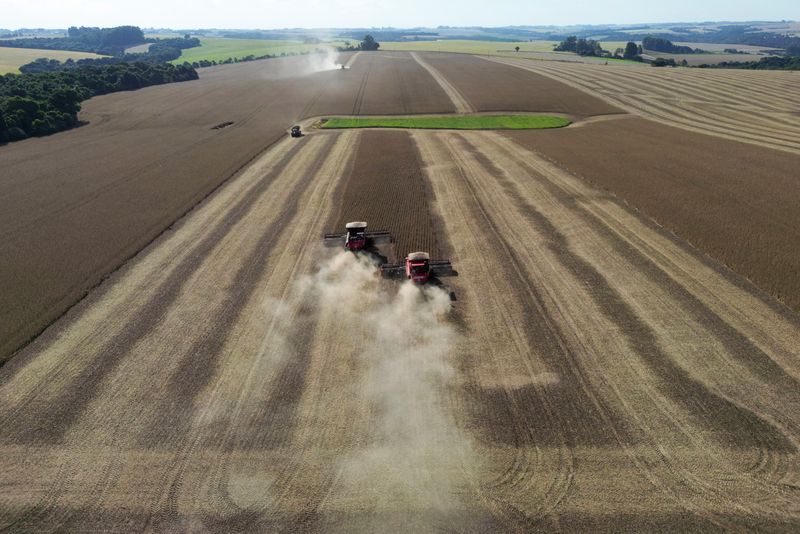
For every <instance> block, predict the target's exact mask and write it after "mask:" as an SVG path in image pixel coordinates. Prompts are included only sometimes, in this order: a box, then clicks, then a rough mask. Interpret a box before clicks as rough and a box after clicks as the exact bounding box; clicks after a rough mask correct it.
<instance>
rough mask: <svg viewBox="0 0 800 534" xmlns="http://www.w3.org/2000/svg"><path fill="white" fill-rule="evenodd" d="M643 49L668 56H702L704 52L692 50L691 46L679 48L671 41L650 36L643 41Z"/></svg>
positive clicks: (696, 49) (697, 49)
mask: <svg viewBox="0 0 800 534" xmlns="http://www.w3.org/2000/svg"><path fill="white" fill-rule="evenodd" d="M642 47H643V48H644V49H645V50H653V51H655V52H664V53H666V54H702V53H703V52H704V50H701V49H699V48H692V47H691V46H679V45H676V44H673V43H672V41H670V40H669V39H661V38H659V37H653V36H652V35H648V36H647V37H645V38H644V39H642Z"/></svg>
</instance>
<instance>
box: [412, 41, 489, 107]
mask: <svg viewBox="0 0 800 534" xmlns="http://www.w3.org/2000/svg"><path fill="white" fill-rule="evenodd" d="M411 57H413V58H414V61H416V62H417V63H419V64H420V66H421V67H422V68H424V69H425V70H426V71H428V73H429V74H430V75H431V76H432V77H433V79H434V80H436V83H438V84H439V86H440V87H441V88H442V89H443V90H444V92H445V93H447V96H449V97H450V100H451V101H452V102H453V106H454V107H455V108H456V113H475V108H474V107H473V106H472V105H471V104H470V103H469V101H468V100H467V99H466V98H465V97H464V95H462V94H461V92H459V90H458V89H456V87H455V86H454V85H453V84H451V83H450V82H449V81H448V80H447V78H445V77H444V76H443V75H442V73H441V72H439V71H438V70H437V69H436V68H434V67H433V66H432V65H431V64H430V63H428V62H427V61H425V60H424V59H422V58H421V57H420V56H419V54H417V53H416V52H411Z"/></svg>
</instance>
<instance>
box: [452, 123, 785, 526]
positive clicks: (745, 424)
mask: <svg viewBox="0 0 800 534" xmlns="http://www.w3.org/2000/svg"><path fill="white" fill-rule="evenodd" d="M465 137H474V138H475V140H478V138H479V137H480V138H483V137H484V136H473V135H472V134H470V135H465ZM485 137H492V134H489V135H487V136H485ZM487 148H488V147H487ZM486 153H487V154H492V155H493V156H492V157H494V156H495V155H499V154H501V153H502V151H498V150H497V147H496V146H495V148H492V149H491V150H487V152H486ZM512 159H513V161H519V162H524V164H525V165H532V163H531V162H536V161H537V160H536V158H535V156H533V155H532V154H530V153H525V154H522V153H517V154H514V156H513V158H511V159H509V161H511V160H512ZM498 161H501V160H498ZM537 170H538V169H537ZM540 172H541V171H540ZM505 174H506V175H507V176H513V177H520V176H524V175H525V174H531V173H530V171H529V172H528V173H525V172H524V171H521V170H520V169H519V168H518V167H515V166H512V167H508V170H507V172H506V173H505ZM540 175H541V176H543V177H544V176H549V175H547V174H540ZM517 179H518V178H517ZM547 179H551V178H549V177H548V178H547ZM562 197H563V195H562ZM574 197H575V198H583V197H582V196H580V195H578V194H577V193H575V194H574ZM556 201H557V202H558V203H563V202H564V199H563V198H562V199H560V200H559V199H558V195H556ZM583 204H589V205H590V204H592V203H591V202H590V201H588V200H585V201H583ZM530 209H531V207H530V206H528V207H527V210H528V211H530ZM557 220H558V219H554V221H557ZM590 221H591V222H590V224H591V226H592V227H595V226H597V225H601V222H600V221H599V220H597V219H591V218H590ZM537 224H538V225H539V226H541V225H542V224H544V223H543V221H541V220H538V222H537ZM558 226H559V227H567V226H568V225H567V222H566V221H561V222H559V224H558ZM582 235H583V234H582ZM587 237H588V236H587ZM605 237H606V238H608V236H605ZM580 242H581V241H580V240H578V241H576V245H573V246H572V247H570V248H576V247H577V244H578V243H580ZM558 248H559V250H560V251H562V252H560V254H562V255H563V250H564V247H563V246H559V247H558ZM599 250H603V247H602V246H601V247H599ZM619 253H620V256H625V257H629V256H630V255H631V252H630V251H629V250H619ZM583 254H589V252H585V253H582V255H583ZM592 254H594V255H597V253H592ZM584 257H591V256H584ZM597 257H598V259H599V258H601V257H602V256H597ZM601 265H602V262H600V263H598V264H597V266H598V267H597V268H600V266H601ZM634 267H635V268H634V271H633V272H636V270H639V269H642V270H643V266H642V265H641V264H635V263H634ZM617 269H619V267H617ZM607 272H608V273H612V274H613V273H614V270H611V271H607ZM619 272H622V271H619ZM587 275H588V273H586V272H583V273H581V274H580V278H583V279H587ZM628 276H630V275H628ZM633 278H635V277H633ZM588 279H589V280H591V282H590V285H591V286H592V287H593V288H595V289H596V288H598V287H599V286H600V287H602V284H604V283H606V282H602V281H601V280H600V279H599V278H597V277H593V276H588ZM608 280H609V282H608V283H610V282H611V281H612V280H614V278H613V276H612V277H610V278H608ZM657 282H658V283H659V284H663V283H664V280H663V279H658V280H657ZM623 283H624V282H623ZM630 284H631V285H632V286H634V287H636V288H644V287H647V283H646V282H637V281H635V280H632V281H630ZM667 286H668V287H669V284H667ZM608 290H609V289H604V290H603V293H605V291H608ZM644 293H645V294H647V290H644ZM678 295H680V296H679V299H681V300H682V299H684V298H685V297H686V295H685V294H681V293H678ZM637 300H642V297H641V296H639V297H637ZM605 302H606V303H605V304H604V306H607V305H608V304H607V302H608V301H605ZM611 302H613V300H611ZM690 302H691V300H690ZM652 306H653V304H649V305H647V306H644V308H645V309H649V308H650V307H652ZM606 309H608V308H606ZM613 313H614V315H616V316H617V317H620V311H619V310H616V311H614V312H613ZM644 315H646V313H645V314H644ZM621 318H622V321H621V322H622V323H623V324H628V325H632V324H636V319H634V318H633V317H632V316H631V315H630V314H627V315H626V314H621ZM617 320H619V319H617ZM648 320H649V321H650V319H648ZM708 327H709V328H713V327H719V324H718V323H712V324H711V325H709V326H708ZM626 328H629V327H626ZM638 330H639V329H638V328H637V333H636V334H635V335H634V336H631V338H630V343H632V344H634V343H635V344H638V347H641V346H642V345H641V344H642V343H643V342H645V343H646V342H647V340H648V337H647V336H644V335H643V334H642V332H641V331H638ZM723 331H724V330H723ZM654 333H655V332H654ZM693 338H694V339H700V340H702V339H704V338H703V337H702V336H699V337H698V334H694V336H693ZM667 339H669V338H667ZM740 342H741V341H739V343H740ZM657 343H658V342H657V341H656V339H655V337H653V336H651V342H650V344H651V346H650V347H649V349H648V350H646V351H644V352H642V354H643V355H649V354H653V353H654V352H655V353H656V354H657V352H656V350H658V349H654V347H655V346H657ZM634 346H637V345H634ZM727 349H728V350H729V351H733V350H735V347H731V346H730V345H729V346H728V347H727ZM637 350H640V349H637ZM662 356H663V357H664V358H667V354H666V353H663V354H662ZM763 357H765V356H764V355H762V358H763ZM662 366H663V362H662V363H661V364H660V365H659V368H658V369H659V370H658V372H663V371H661V370H660V367H662ZM723 366H724V362H723ZM721 368H724V367H721ZM665 376H667V375H665ZM669 376H677V377H681V378H680V380H678V381H674V380H672V379H670V381H669V384H670V390H672V389H673V388H676V387H677V388H678V389H680V388H681V384H682V383H687V385H689V384H692V383H693V381H694V379H693V378H689V377H688V375H686V373H685V372H683V371H682V370H680V369H678V368H677V367H674V366H673V367H672V369H671V371H669ZM777 377H778V380H779V381H780V380H782V379H784V378H785V375H783V374H782V372H781V371H780V370H778V375H777ZM738 378H739V382H740V383H746V382H747V379H748V378H749V376H740V377H738ZM778 385H780V382H779V384H778ZM656 387H659V386H656ZM662 389H663V388H662ZM703 390H704V386H698V387H696V388H695V387H691V388H690V390H688V391H684V392H683V394H678V395H677V396H676V397H678V398H679V399H680V400H679V403H680V401H682V399H684V398H695V399H698V396H697V394H696V393H697V392H698V391H699V392H701V393H703V395H701V397H700V398H702V399H703V400H702V401H701V406H705V407H706V409H708V408H711V410H710V412H711V413H713V414H714V416H713V418H712V419H709V420H707V421H706V423H705V424H708V423H709V422H710V423H712V426H713V425H714V424H715V423H716V418H717V417H720V415H721V414H723V413H724V411H725V408H724V407H723V406H720V405H719V403H720V401H721V402H730V400H727V401H725V400H722V399H725V398H726V397H724V396H723V397H721V398H720V400H717V398H716V397H715V396H713V395H717V393H714V394H712V396H708V394H707V393H705V392H704V391H703ZM789 391H791V390H789ZM670 393H671V391H670ZM668 394H669V393H668ZM698 400H699V399H698ZM771 401H772V402H773V404H775V402H776V399H771ZM777 402H778V403H780V401H777ZM786 402H789V405H786V406H784V409H786V410H787V411H789V412H792V411H794V410H792V408H790V407H789V406H790V405H791V401H784V403H783V404H786ZM737 404H738V403H737ZM715 406H716V408H715ZM685 408H686V409H689V410H693V409H696V408H695V407H693V406H692V405H688V404H687V405H685ZM742 409H744V410H745V411H744V412H741V410H742ZM746 410H747V409H746V408H745V407H744V406H742V405H739V407H738V408H737V413H736V415H735V416H733V415H732V416H731V417H730V418H729V421H730V422H735V425H737V426H738V425H741V427H740V429H739V430H732V431H731V432H732V434H731V436H746V435H748V434H749V432H750V431H749V430H748V428H749V426H750V425H751V424H753V425H755V427H761V428H762V429H761V430H760V431H754V432H753V434H754V438H755V441H753V443H752V446H753V447H760V446H762V445H761V442H762V439H761V436H764V437H766V438H768V439H767V441H764V445H763V447H764V450H766V451H773V450H774V451H775V452H777V453H778V455H779V456H780V455H785V454H786V453H787V452H789V453H790V454H795V453H796V450H794V446H793V445H791V442H792V441H793V440H792V438H791V435H792V433H790V434H784V431H783V430H781V431H778V432H775V431H773V430H770V428H769V427H768V426H767V427H764V425H763V424H762V423H761V422H759V420H758V419H753V418H752V417H744V415H745V414H746V413H747V411H746ZM787 438H788V440H789V441H786V439H787ZM723 443H727V440H726V441H724V442H723ZM684 473H685V475H686V476H688V477H689V478H691V477H692V475H691V474H690V473H688V472H684ZM696 482H697V483H700V484H701V485H703V482H702V481H701V480H699V479H698V480H697V481H696ZM764 489H766V488H764ZM771 490H772V491H774V485H773V486H772V488H771ZM706 491H710V492H712V493H713V492H714V491H715V490H714V489H712V488H711V487H708V488H706ZM777 500H778V502H780V501H781V499H780V498H778V499H777ZM785 505H786V503H785V501H784V502H783V506H785ZM762 511H763V510H762Z"/></svg>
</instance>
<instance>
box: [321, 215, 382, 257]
mask: <svg viewBox="0 0 800 534" xmlns="http://www.w3.org/2000/svg"><path fill="white" fill-rule="evenodd" d="M344 229H345V231H344V232H342V233H333V234H325V235H324V236H323V242H324V243H325V246H328V247H334V246H342V245H344V248H345V249H347V250H352V251H353V252H356V251H359V250H367V249H371V248H374V247H376V246H377V245H380V244H384V243H391V241H392V234H390V233H389V232H387V231H385V230H370V231H367V223H366V222H362V221H354V222H349V223H347V224H345V225H344Z"/></svg>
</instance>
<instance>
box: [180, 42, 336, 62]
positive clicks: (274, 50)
mask: <svg viewBox="0 0 800 534" xmlns="http://www.w3.org/2000/svg"><path fill="white" fill-rule="evenodd" d="M200 43H201V46H199V47H197V48H188V49H186V50H184V51H183V54H182V55H181V57H179V58H178V59H176V60H174V61H173V62H172V63H174V64H176V65H178V64H181V63H183V62H184V61H188V62H189V63H192V62H194V61H201V60H204V59H205V60H207V61H225V60H226V59H228V58H243V57H246V56H256V57H258V56H265V55H267V54H269V55H272V56H280V55H281V54H284V55H290V54H301V53H304V52H313V51H314V50H316V49H317V48H322V47H325V46H339V45H341V44H342V43H341V42H338V41H337V42H331V43H321V44H307V43H301V42H299V41H277V40H267V39H226V38H217V37H209V38H201V39H200Z"/></svg>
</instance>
